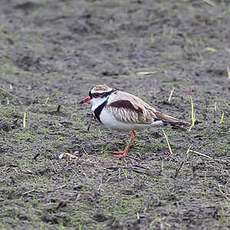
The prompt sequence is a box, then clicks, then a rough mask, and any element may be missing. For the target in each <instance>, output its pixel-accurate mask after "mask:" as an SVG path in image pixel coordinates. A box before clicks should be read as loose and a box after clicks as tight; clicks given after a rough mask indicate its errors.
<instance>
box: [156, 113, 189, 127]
mask: <svg viewBox="0 0 230 230" xmlns="http://www.w3.org/2000/svg"><path fill="white" fill-rule="evenodd" d="M155 114H156V116H157V118H158V119H160V120H161V121H163V123H164V124H166V125H171V126H173V128H175V129H181V130H184V131H187V130H188V128H189V127H190V126H191V124H190V123H189V122H186V121H184V120H180V119H177V118H175V117H171V116H169V115H166V114H163V113H160V112H156V113H155Z"/></svg>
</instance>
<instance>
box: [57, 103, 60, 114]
mask: <svg viewBox="0 0 230 230" xmlns="http://www.w3.org/2000/svg"><path fill="white" fill-rule="evenodd" d="M60 109H61V105H58V107H57V112H58V113H59V112H60Z"/></svg>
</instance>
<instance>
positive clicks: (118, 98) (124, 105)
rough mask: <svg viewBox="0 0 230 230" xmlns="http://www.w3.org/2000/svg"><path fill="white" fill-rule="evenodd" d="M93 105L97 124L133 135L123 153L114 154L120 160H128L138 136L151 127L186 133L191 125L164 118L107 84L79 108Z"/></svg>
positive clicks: (164, 115) (142, 102) (90, 92)
mask: <svg viewBox="0 0 230 230" xmlns="http://www.w3.org/2000/svg"><path fill="white" fill-rule="evenodd" d="M86 102H90V103H91V105H92V107H91V111H92V113H93V114H94V116H95V117H96V118H97V120H98V121H99V122H100V123H102V124H103V125H104V126H106V127H107V128H109V129H115V130H120V131H131V136H130V140H129V142H128V144H127V145H126V147H125V148H124V150H121V149H118V151H115V152H113V153H114V154H115V155H116V156H117V157H118V158H121V157H125V156H127V153H128V151H129V149H130V146H131V144H132V142H133V140H134V138H135V136H136V131H137V130H141V129H144V128H148V127H155V126H161V125H171V126H174V127H175V128H181V129H182V130H186V127H188V126H190V123H188V122H186V121H184V120H180V119H177V118H174V117H172V116H169V115H167V114H164V113H162V112H160V111H158V110H157V109H155V108H154V107H152V106H151V105H149V104H148V103H146V102H144V101H143V100H142V99H141V98H139V97H137V96H135V95H132V94H130V93H128V92H125V91H121V90H118V89H115V88H111V87H109V86H107V85H105V84H102V85H96V86H94V87H92V88H91V89H90V90H89V96H87V97H86V98H85V99H83V100H81V101H80V102H79V104H83V103H86Z"/></svg>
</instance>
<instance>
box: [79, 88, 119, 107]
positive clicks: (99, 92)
mask: <svg viewBox="0 0 230 230" xmlns="http://www.w3.org/2000/svg"><path fill="white" fill-rule="evenodd" d="M114 91H115V90H114V89H112V88H110V87H108V86H107V85H96V86H94V87H92V88H91V89H90V91H89V96H88V97H86V98H85V99H83V100H82V101H80V102H79V104H83V103H86V102H88V101H89V102H90V103H91V104H92V110H94V108H97V107H98V106H99V105H101V104H102V103H104V102H105V101H106V100H107V98H108V97H109V95H110V94H111V93H112V92H114Z"/></svg>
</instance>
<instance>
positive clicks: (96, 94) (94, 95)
mask: <svg viewBox="0 0 230 230" xmlns="http://www.w3.org/2000/svg"><path fill="white" fill-rule="evenodd" d="M100 96H101V94H100V93H94V94H93V97H94V98H97V97H100Z"/></svg>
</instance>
